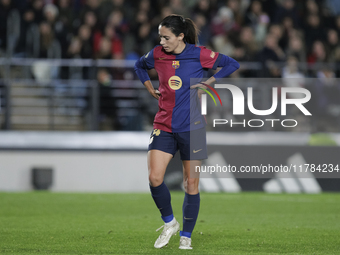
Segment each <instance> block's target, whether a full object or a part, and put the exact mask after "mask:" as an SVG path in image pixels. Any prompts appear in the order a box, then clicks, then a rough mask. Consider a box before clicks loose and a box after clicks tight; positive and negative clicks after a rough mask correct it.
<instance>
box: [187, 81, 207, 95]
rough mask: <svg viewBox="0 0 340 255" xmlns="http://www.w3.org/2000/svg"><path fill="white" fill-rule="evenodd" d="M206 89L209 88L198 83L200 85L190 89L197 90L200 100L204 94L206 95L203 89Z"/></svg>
mask: <svg viewBox="0 0 340 255" xmlns="http://www.w3.org/2000/svg"><path fill="white" fill-rule="evenodd" d="M199 88H201V89H199ZM206 88H207V86H204V85H203V84H202V83H198V84H195V85H192V86H190V89H197V95H198V98H201V96H202V94H204V93H205V92H204V90H203V89H206Z"/></svg>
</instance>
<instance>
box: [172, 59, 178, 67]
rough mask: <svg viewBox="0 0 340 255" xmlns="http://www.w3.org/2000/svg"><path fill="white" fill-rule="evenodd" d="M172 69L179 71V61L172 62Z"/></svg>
mask: <svg viewBox="0 0 340 255" xmlns="http://www.w3.org/2000/svg"><path fill="white" fill-rule="evenodd" d="M172 67H173V68H175V69H177V68H178V67H179V61H172Z"/></svg>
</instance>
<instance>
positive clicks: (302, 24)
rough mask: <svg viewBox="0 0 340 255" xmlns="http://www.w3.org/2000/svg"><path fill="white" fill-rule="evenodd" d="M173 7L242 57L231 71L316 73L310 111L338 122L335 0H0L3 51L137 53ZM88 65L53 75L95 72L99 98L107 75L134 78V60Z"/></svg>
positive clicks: (77, 55)
mask: <svg viewBox="0 0 340 255" xmlns="http://www.w3.org/2000/svg"><path fill="white" fill-rule="evenodd" d="M172 13H176V14H181V15H183V16H184V17H190V18H191V19H192V20H193V21H194V22H195V23H196V25H197V26H198V28H199V30H200V31H201V33H200V35H199V44H200V45H204V46H206V47H208V48H211V49H212V50H214V51H217V52H221V53H223V54H225V55H228V56H231V57H233V58H234V59H236V60H237V61H239V62H240V63H241V68H240V69H239V70H238V71H237V72H235V73H233V74H232V77H236V78H238V77H244V78H249V77H251V78H253V77H264V78H268V77H270V78H294V81H295V82H291V81H292V79H290V83H289V84H286V86H305V87H307V83H306V82H305V78H317V80H318V82H316V83H315V84H313V85H312V86H310V87H309V88H308V89H310V91H311V93H312V100H311V102H310V104H311V106H310V107H311V108H313V109H312V112H313V117H314V118H313V119H315V122H318V123H319V122H320V120H321V119H323V118H324V117H326V119H327V120H326V121H321V122H320V123H321V124H319V125H318V126H323V127H331V126H333V127H334V128H335V129H331V131H337V130H339V126H340V100H339V98H340V85H339V84H338V83H337V82H334V81H333V82H332V81H330V80H331V79H329V78H337V77H340V43H339V36H340V1H339V0H134V1H133V0H0V58H1V57H9V58H33V59H46V58H47V59H95V60H96V59H100V60H102V59H104V60H111V59H113V60H121V59H126V60H136V59H138V58H139V57H141V56H142V55H143V54H145V53H147V52H148V51H149V50H150V49H152V48H153V47H154V46H155V45H157V44H159V38H158V29H157V28H158V24H159V23H160V21H161V20H162V19H163V18H164V17H165V16H167V15H169V14H172ZM43 65H45V64H43ZM36 66H38V65H36ZM39 69H41V70H44V69H43V68H42V66H39ZM77 70H78V71H77ZM89 70H90V69H89V67H84V68H80V71H79V67H72V66H70V67H62V68H61V70H59V71H58V75H57V77H54V78H57V79H63V80H66V79H92V78H95V77H97V80H98V82H99V84H100V86H101V91H100V97H101V100H102V102H103V101H104V100H103V99H102V97H103V95H102V94H103V93H104V94H105V95H108V94H109V92H108V90H109V87H108V85H109V84H110V81H111V80H132V79H137V77H136V76H135V74H134V72H133V70H132V69H131V68H130V69H129V68H111V69H105V68H99V69H98V70H97V72H96V74H95V75H92V76H91V75H90V73H91V72H89ZM33 76H34V75H33ZM90 76H91V77H90ZM150 77H151V78H152V79H155V80H157V74H156V73H155V72H152V70H151V72H150ZM0 78H2V77H1V73H0ZM35 78H36V77H35ZM102 88H104V89H102ZM107 101H109V102H110V104H113V103H114V102H112V100H111V98H108V99H107ZM138 105H139V104H138ZM110 107H111V106H110ZM110 107H109V108H110ZM112 107H113V106H112ZM112 107H111V108H112ZM101 108H102V107H101ZM100 112H102V110H100ZM109 114H110V115H112V113H111V112H110V113H109ZM113 115H115V114H113ZM316 129H317V130H320V128H316ZM322 130H325V128H322ZM326 130H328V129H326Z"/></svg>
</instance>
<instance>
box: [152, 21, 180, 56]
mask: <svg viewBox="0 0 340 255" xmlns="http://www.w3.org/2000/svg"><path fill="white" fill-rule="evenodd" d="M158 34H159V39H160V44H161V45H162V46H163V49H164V50H165V51H166V52H169V53H175V54H178V53H181V52H182V51H183V49H184V47H185V43H184V42H183V38H184V35H183V33H181V34H180V35H179V36H176V35H175V34H174V33H172V32H171V30H170V29H169V28H167V27H164V26H159V27H158Z"/></svg>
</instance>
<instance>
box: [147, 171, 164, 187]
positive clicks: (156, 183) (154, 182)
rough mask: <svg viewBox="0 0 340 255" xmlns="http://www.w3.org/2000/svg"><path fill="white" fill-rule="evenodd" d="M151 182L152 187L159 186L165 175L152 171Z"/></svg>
mask: <svg viewBox="0 0 340 255" xmlns="http://www.w3.org/2000/svg"><path fill="white" fill-rule="evenodd" d="M149 182H150V185H151V186H152V187H157V186H159V185H161V184H162V182H163V176H160V175H159V174H154V173H150V174H149Z"/></svg>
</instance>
